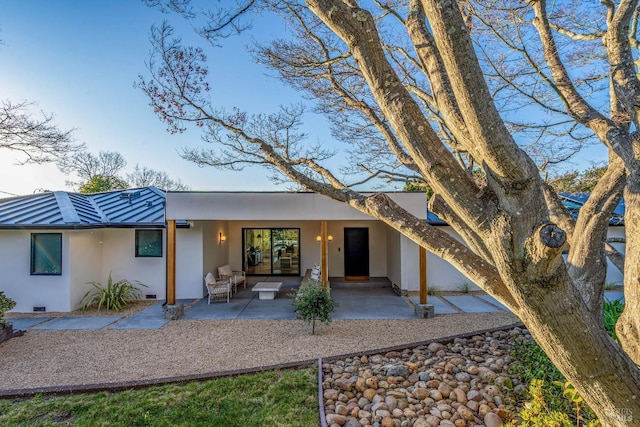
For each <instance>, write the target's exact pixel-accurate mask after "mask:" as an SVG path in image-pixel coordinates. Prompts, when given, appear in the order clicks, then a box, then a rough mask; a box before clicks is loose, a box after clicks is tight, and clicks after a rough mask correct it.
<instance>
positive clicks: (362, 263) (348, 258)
mask: <svg viewBox="0 0 640 427" xmlns="http://www.w3.org/2000/svg"><path fill="white" fill-rule="evenodd" d="M344 275H345V278H346V279H347V280H349V279H351V280H366V279H368V278H369V229H368V228H345V229H344Z"/></svg>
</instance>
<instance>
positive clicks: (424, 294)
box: [420, 246, 427, 304]
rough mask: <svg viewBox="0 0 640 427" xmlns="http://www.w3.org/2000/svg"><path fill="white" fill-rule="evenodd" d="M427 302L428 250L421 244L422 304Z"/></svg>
mask: <svg viewBox="0 0 640 427" xmlns="http://www.w3.org/2000/svg"><path fill="white" fill-rule="evenodd" d="M426 303H427V250H426V249H425V248H424V247H422V246H420V304H426Z"/></svg>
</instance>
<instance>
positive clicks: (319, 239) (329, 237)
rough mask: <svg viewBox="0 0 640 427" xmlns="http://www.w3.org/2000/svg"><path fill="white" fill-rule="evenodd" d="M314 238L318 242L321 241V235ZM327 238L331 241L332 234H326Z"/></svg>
mask: <svg viewBox="0 0 640 427" xmlns="http://www.w3.org/2000/svg"><path fill="white" fill-rule="evenodd" d="M316 240H317V241H318V242H320V241H322V236H316ZM327 240H328V241H332V240H333V236H332V235H328V236H327Z"/></svg>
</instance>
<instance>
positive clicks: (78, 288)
mask: <svg viewBox="0 0 640 427" xmlns="http://www.w3.org/2000/svg"><path fill="white" fill-rule="evenodd" d="M103 233H104V231H103V230H99V229H98V230H75V231H73V232H69V258H70V260H71V261H70V265H69V268H70V278H69V284H70V288H69V290H70V302H69V303H70V306H71V310H76V309H78V308H80V307H81V306H80V301H81V300H82V297H83V296H84V295H85V293H86V292H87V291H88V290H90V289H91V288H92V286H91V285H89V284H87V283H88V282H100V281H101V280H102V278H103V277H104V275H103V271H102V250H103V247H104V242H103ZM107 274H108V273H107ZM102 283H104V282H102Z"/></svg>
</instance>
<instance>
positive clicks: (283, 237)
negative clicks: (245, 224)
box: [243, 228, 300, 276]
mask: <svg viewBox="0 0 640 427" xmlns="http://www.w3.org/2000/svg"><path fill="white" fill-rule="evenodd" d="M243 239H244V250H243V256H244V265H245V267H246V268H245V271H246V272H247V274H268V275H271V274H277V275H293V276H297V275H300V229H299V228H244V229H243Z"/></svg>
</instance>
